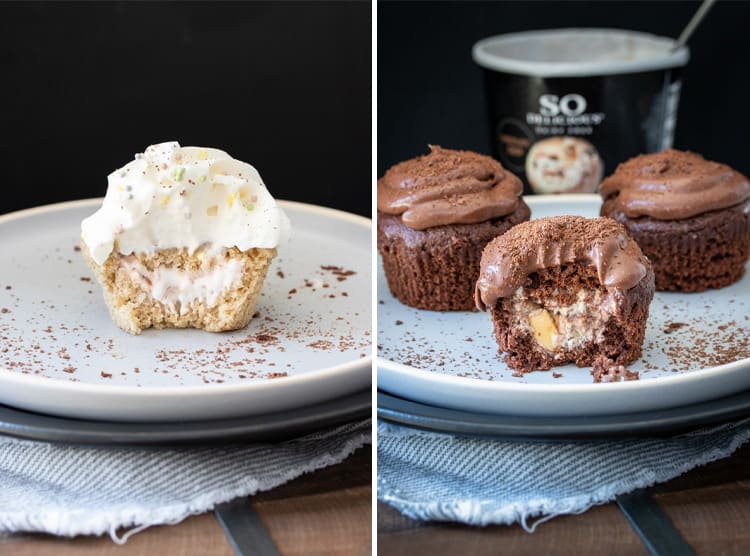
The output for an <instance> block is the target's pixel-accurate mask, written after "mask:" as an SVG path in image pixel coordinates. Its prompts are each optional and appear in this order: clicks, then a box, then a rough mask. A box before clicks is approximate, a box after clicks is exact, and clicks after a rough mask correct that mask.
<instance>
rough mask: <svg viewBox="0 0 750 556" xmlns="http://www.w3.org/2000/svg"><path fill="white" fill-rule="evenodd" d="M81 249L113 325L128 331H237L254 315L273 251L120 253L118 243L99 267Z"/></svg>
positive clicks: (84, 248)
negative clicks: (97, 283)
mask: <svg viewBox="0 0 750 556" xmlns="http://www.w3.org/2000/svg"><path fill="white" fill-rule="evenodd" d="M81 251H82V253H83V255H84V258H85V259H86V262H87V263H88V265H89V267H90V268H91V270H92V271H93V272H94V274H95V275H96V278H97V280H98V281H99V283H100V284H101V286H102V288H103V294H104V301H105V302H106V304H107V307H108V309H109V312H110V315H111V317H112V320H113V321H114V323H115V324H116V325H117V326H119V327H120V328H121V329H123V330H125V331H126V332H129V333H130V334H140V333H141V332H142V331H143V330H145V329H147V328H151V327H153V328H200V329H203V330H207V331H209V332H223V331H227V330H236V329H239V328H243V327H245V326H247V324H248V322H250V320H251V319H252V317H253V313H254V312H255V306H256V303H257V301H258V298H259V297H260V291H261V288H262V286H263V281H264V279H265V277H266V273H267V271H268V268H269V266H270V264H271V261H272V260H273V258H274V257H275V256H276V250H275V249H250V250H248V251H245V252H242V251H240V250H239V249H237V248H236V247H233V248H231V249H225V250H223V251H222V252H220V253H218V254H209V253H208V252H207V251H206V250H203V249H199V250H197V251H196V252H194V253H192V254H191V253H189V252H188V251H187V250H186V249H176V248H174V249H162V250H158V251H156V252H154V253H148V254H146V253H138V254H132V255H122V254H120V253H119V252H118V250H117V246H115V249H113V251H112V253H111V254H110V255H109V257H108V258H107V260H106V261H104V263H103V264H102V265H98V264H96V262H95V261H94V260H93V259H91V256H90V254H89V252H88V249H87V248H86V245H85V243H83V242H82V243H81Z"/></svg>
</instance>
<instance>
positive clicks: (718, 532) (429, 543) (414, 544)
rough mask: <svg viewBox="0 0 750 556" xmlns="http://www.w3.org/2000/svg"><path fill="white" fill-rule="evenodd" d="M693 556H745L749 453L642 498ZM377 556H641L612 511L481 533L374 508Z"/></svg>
mask: <svg viewBox="0 0 750 556" xmlns="http://www.w3.org/2000/svg"><path fill="white" fill-rule="evenodd" d="M650 492H651V494H652V496H653V498H654V500H656V502H657V503H658V504H659V506H660V507H661V508H662V509H663V510H664V512H665V513H666V514H667V515H668V516H669V518H670V519H671V520H672V522H673V523H674V525H675V526H676V527H677V529H678V530H679V532H680V533H681V534H682V536H683V537H684V538H685V540H686V541H687V542H688V543H690V545H691V546H692V547H693V549H694V550H695V551H696V552H697V553H698V554H699V555H714V554H738V555H742V554H750V445H745V447H744V448H740V449H739V450H738V451H737V452H735V454H734V455H733V456H731V457H729V458H726V459H723V460H719V461H717V462H714V463H711V464H709V465H706V466H705V467H699V468H697V469H694V470H692V471H690V472H688V473H686V474H684V475H682V476H680V477H677V478H676V479H673V480H672V481H669V482H667V483H663V484H661V485H657V486H655V487H654V488H653V489H651V490H650ZM377 523H378V554H382V555H400V554H404V555H413V554H429V555H430V556H439V555H443V554H445V555H453V554H466V555H469V554H471V555H477V556H479V555H483V554H492V555H496V554H500V553H502V554H513V555H516V554H518V555H523V554H529V555H533V556H540V555H546V554H575V555H578V554H602V555H609V554H617V555H630V554H637V555H648V554H649V552H648V551H647V550H646V548H645V546H644V544H643V543H642V542H641V540H640V538H639V537H638V535H636V533H635V532H634V531H633V529H632V528H631V526H630V524H629V523H628V521H627V520H626V518H625V517H624V515H623V514H622V513H621V512H620V510H619V509H618V507H617V505H616V504H615V503H611V504H607V505H604V506H596V507H594V508H591V509H590V510H589V511H587V512H585V513H583V514H581V515H575V516H561V517H557V518H555V519H552V520H550V521H548V522H546V523H542V524H541V525H539V527H538V528H537V530H536V532H535V533H533V534H529V533H527V532H526V531H524V530H523V529H522V528H521V527H520V526H519V525H512V526H505V525H496V526H491V527H486V528H480V527H469V526H464V525H456V524H438V523H423V522H418V521H414V520H411V519H409V518H407V517H404V516H403V515H401V514H400V513H399V512H397V511H396V510H394V509H393V508H392V507H390V506H388V505H387V504H384V503H382V502H379V503H378V519H377Z"/></svg>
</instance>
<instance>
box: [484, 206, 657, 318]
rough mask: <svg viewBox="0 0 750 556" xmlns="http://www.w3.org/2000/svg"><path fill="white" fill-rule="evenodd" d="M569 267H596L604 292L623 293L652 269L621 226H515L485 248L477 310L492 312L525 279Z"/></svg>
mask: <svg viewBox="0 0 750 556" xmlns="http://www.w3.org/2000/svg"><path fill="white" fill-rule="evenodd" d="M568 263H584V264H587V265H591V266H593V267H595V268H596V272H597V275H598V276H599V282H601V284H602V285H603V286H604V287H605V288H607V289H608V290H615V289H619V290H623V291H624V290H629V289H630V288H632V287H633V286H635V285H636V284H638V282H640V281H641V280H642V279H643V278H644V277H645V276H646V275H647V274H648V272H649V268H650V267H651V263H650V262H649V261H648V259H647V258H646V257H645V256H644V255H643V253H642V252H641V249H640V247H638V244H637V243H636V242H635V241H633V239H631V238H630V236H628V234H627V232H626V231H625V227H624V226H622V224H619V223H618V222H615V221H614V220H612V219H611V218H604V217H599V218H584V217H582V216H551V217H547V218H539V219H537V220H532V221H530V222H523V223H522V224H518V225H517V226H514V227H513V228H511V229H510V230H508V231H507V232H505V233H504V234H503V235H501V236H499V237H497V238H495V239H494V240H492V241H491V242H490V243H489V244H487V246H486V247H485V248H484V251H483V252H482V262H481V264H480V270H479V280H478V281H477V284H476V288H475V293H474V300H475V302H476V305H477V307H478V308H479V310H480V311H485V310H487V308H488V307H489V308H491V307H494V306H495V304H496V303H497V301H498V299H501V298H504V297H508V296H509V295H512V294H513V292H515V291H516V290H517V289H518V288H520V287H521V286H522V285H523V283H524V282H525V280H526V277H527V276H528V275H529V274H531V273H533V272H536V271H538V270H541V269H544V268H551V267H555V266H561V265H564V264H568Z"/></svg>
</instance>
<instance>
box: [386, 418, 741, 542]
mask: <svg viewBox="0 0 750 556" xmlns="http://www.w3.org/2000/svg"><path fill="white" fill-rule="evenodd" d="M748 439H750V419H746V420H743V421H740V422H737V423H731V424H725V425H721V426H717V427H712V428H706V429H702V430H700V431H696V432H692V433H689V434H685V435H682V436H676V437H672V438H666V439H642V440H638V439H636V440H619V441H604V442H602V441H600V442H578V443H563V442H556V443H552V442H549V443H547V442H508V441H495V440H486V439H478V438H462V437H455V436H451V435H443V434H434V433H427V432H422V431H417V430H415V429H410V428H406V427H398V426H395V425H390V424H386V423H384V422H380V423H379V424H378V498H379V499H380V500H382V501H384V502H386V503H388V504H390V505H392V506H394V507H395V508H397V509H398V510H399V511H401V512H402V513H404V514H405V515H407V516H409V517H411V518H413V519H422V520H436V521H457V522H462V523H467V524H470V525H489V524H493V523H506V524H509V523H514V522H520V523H521V525H522V526H523V527H524V529H526V530H527V531H529V532H533V530H534V529H535V528H536V526H537V525H538V524H539V523H542V522H543V521H546V520H548V519H551V518H552V517H555V516H557V515H561V514H576V513H582V512H584V511H586V510H587V509H589V508H590V507H591V506H594V505H596V504H603V503H606V502H609V501H611V500H614V498H615V497H616V496H617V495H619V494H623V493H625V492H629V491H632V490H635V489H637V488H642V487H647V486H650V485H653V484H655V483H659V482H663V481H667V480H669V479H672V478H674V477H676V476H678V475H680V474H682V473H685V472H686V471H688V470H690V469H692V468H694V467H697V466H699V465H705V464H706V463H709V462H711V461H714V460H717V459H721V458H724V457H727V456H729V455H730V454H732V453H733V452H734V451H735V450H736V449H737V448H739V447H740V446H742V444H744V443H745V442H747V441H748ZM532 518H537V519H536V521H535V522H533V523H529V521H530V520H532Z"/></svg>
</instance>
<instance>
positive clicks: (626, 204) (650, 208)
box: [599, 149, 750, 220]
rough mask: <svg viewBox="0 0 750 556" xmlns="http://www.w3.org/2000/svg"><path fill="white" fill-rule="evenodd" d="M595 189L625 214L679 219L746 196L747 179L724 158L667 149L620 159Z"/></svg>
mask: <svg viewBox="0 0 750 556" xmlns="http://www.w3.org/2000/svg"><path fill="white" fill-rule="evenodd" d="M599 191H600V193H601V194H602V195H603V196H604V198H605V199H609V198H614V201H615V208H616V209H618V210H620V211H622V212H623V213H624V214H625V215H626V216H628V217H630V218H637V217H639V216H650V217H652V218H655V219H657V220H682V219H684V218H690V217H693V216H696V215H698V214H703V213H706V212H710V211H712V210H718V209H724V208H728V207H731V206H734V205H736V204H738V203H741V202H742V201H744V200H745V199H748V198H750V182H748V180H747V178H746V177H745V176H743V175H742V174H740V173H739V172H737V171H735V170H733V169H732V168H730V167H729V166H727V165H726V164H720V163H718V162H711V161H708V160H705V159H704V158H703V157H702V156H700V155H699V154H695V153H691V152H684V151H678V150H675V149H667V150H664V151H662V152H659V153H653V154H643V155H640V156H636V157H635V158H631V159H630V160H628V161H627V162H624V163H622V164H620V165H619V166H618V167H617V170H616V171H615V173H614V174H612V175H611V176H609V177H608V178H607V179H605V180H604V181H603V182H602V184H601V187H600V189H599Z"/></svg>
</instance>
